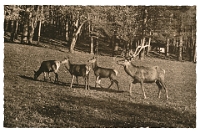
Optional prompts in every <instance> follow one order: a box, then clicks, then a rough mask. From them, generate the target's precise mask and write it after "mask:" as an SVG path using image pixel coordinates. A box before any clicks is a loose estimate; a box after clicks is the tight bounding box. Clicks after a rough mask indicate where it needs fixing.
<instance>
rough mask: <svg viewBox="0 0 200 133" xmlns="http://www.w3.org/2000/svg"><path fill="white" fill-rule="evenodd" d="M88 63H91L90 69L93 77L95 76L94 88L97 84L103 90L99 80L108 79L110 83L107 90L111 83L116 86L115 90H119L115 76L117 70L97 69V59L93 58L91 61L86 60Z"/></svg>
mask: <svg viewBox="0 0 200 133" xmlns="http://www.w3.org/2000/svg"><path fill="white" fill-rule="evenodd" d="M88 62H89V63H92V67H93V70H94V75H95V76H96V82H95V88H96V85H97V84H98V85H99V86H100V87H101V88H103V87H102V86H101V84H100V82H101V78H109V79H110V81H111V84H110V86H109V87H108V89H109V88H110V87H111V86H112V85H113V83H114V82H115V83H116V85H117V88H118V90H119V85H118V81H117V80H116V76H117V74H118V72H117V70H114V69H110V68H103V67H99V66H98V65H97V58H96V57H93V58H92V59H90V60H88Z"/></svg>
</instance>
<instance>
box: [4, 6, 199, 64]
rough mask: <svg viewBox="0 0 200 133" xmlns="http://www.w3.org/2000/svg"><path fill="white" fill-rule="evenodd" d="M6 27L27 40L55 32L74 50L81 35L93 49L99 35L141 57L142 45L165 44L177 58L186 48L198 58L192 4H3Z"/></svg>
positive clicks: (54, 35)
mask: <svg viewBox="0 0 200 133" xmlns="http://www.w3.org/2000/svg"><path fill="white" fill-rule="evenodd" d="M4 31H5V32H10V33H11V35H10V40H11V41H15V39H17V38H18V37H19V36H20V37H21V43H28V44H31V43H33V40H36V41H38V42H39V41H40V38H41V37H47V38H52V39H54V38H59V39H61V40H64V41H67V42H68V44H69V45H70V52H72V53H73V52H74V47H75V45H76V43H77V42H79V41H84V40H90V41H89V43H90V45H91V50H90V51H91V53H94V51H93V50H94V49H95V48H94V46H93V45H94V42H97V44H98V40H99V39H100V38H103V40H104V41H105V42H107V43H109V45H110V47H112V49H113V53H114V51H118V50H119V47H122V48H123V49H125V51H126V53H129V54H130V53H132V54H135V55H136V56H137V55H138V56H139V58H140V59H144V57H145V49H147V50H146V54H148V51H149V50H150V47H154V46H158V47H164V48H165V56H169V55H170V54H175V55H176V56H177V60H180V61H181V60H182V59H183V53H184V52H186V53H187V54H188V55H189V57H190V60H191V61H196V6H59V5H5V6H4ZM99 45H100V44H99ZM97 49H98V48H97ZM135 50H138V51H135Z"/></svg>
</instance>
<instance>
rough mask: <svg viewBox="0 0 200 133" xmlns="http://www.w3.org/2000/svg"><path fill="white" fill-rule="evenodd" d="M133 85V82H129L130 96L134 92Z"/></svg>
mask: <svg viewBox="0 0 200 133" xmlns="http://www.w3.org/2000/svg"><path fill="white" fill-rule="evenodd" d="M132 86H133V83H132V82H131V83H130V84H129V91H130V96H131V95H132V94H131V93H132Z"/></svg>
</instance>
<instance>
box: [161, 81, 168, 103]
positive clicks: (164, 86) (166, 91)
mask: <svg viewBox="0 0 200 133" xmlns="http://www.w3.org/2000/svg"><path fill="white" fill-rule="evenodd" d="M161 84H162V86H163V88H164V90H165V93H166V98H167V99H168V98H169V97H168V90H167V88H166V85H165V84H164V82H163V81H162V80H161Z"/></svg>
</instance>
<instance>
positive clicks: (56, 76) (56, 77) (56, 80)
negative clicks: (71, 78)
mask: <svg viewBox="0 0 200 133" xmlns="http://www.w3.org/2000/svg"><path fill="white" fill-rule="evenodd" d="M55 82H58V74H57V73H55V80H54V83H55Z"/></svg>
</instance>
